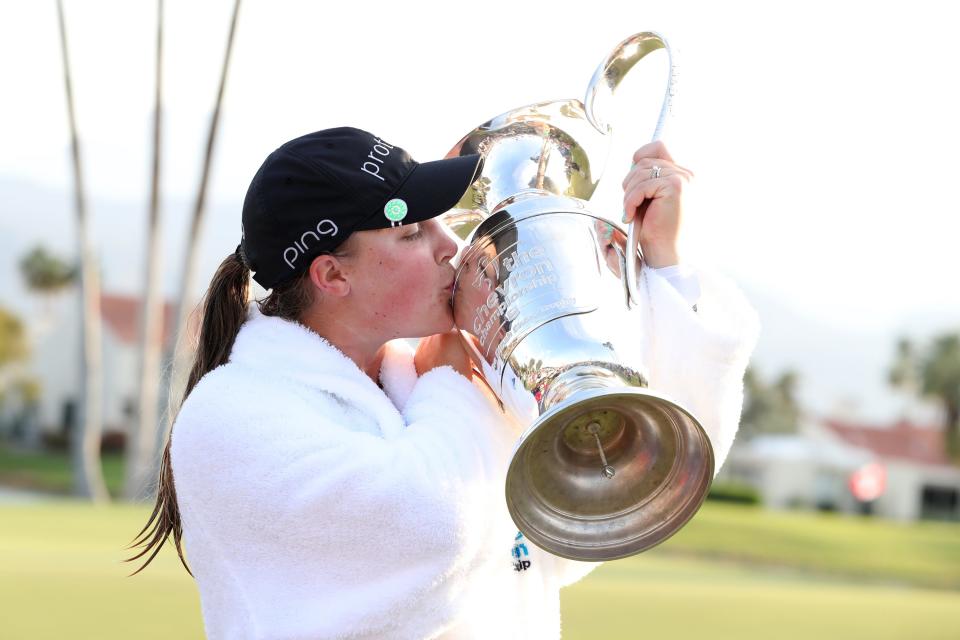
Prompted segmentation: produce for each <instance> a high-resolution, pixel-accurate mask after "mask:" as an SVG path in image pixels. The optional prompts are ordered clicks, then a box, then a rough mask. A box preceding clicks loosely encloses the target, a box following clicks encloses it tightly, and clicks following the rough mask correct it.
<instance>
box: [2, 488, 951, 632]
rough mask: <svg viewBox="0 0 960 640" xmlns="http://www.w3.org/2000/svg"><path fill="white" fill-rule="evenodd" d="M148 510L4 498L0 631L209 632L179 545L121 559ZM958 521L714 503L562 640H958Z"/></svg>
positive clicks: (589, 596)
mask: <svg viewBox="0 0 960 640" xmlns="http://www.w3.org/2000/svg"><path fill="white" fill-rule="evenodd" d="M148 515H149V509H148V508H147V506H146V505H139V506H133V505H114V506H108V507H92V506H89V505H86V504H82V503H76V502H70V501H63V502H50V503H41V504H30V505H16V506H14V505H7V506H0V610H2V611H3V614H4V615H3V617H2V619H0V638H4V639H8V638H9V639H20V638H25V639H26V638H29V639H41V638H58V639H60V638H97V639H104V640H108V639H113V638H118V639H119V638H123V639H127V638H138V639H139V638H143V639H149V638H158V639H159V638H163V639H164V640H170V639H171V638H177V639H180V638H202V637H203V624H202V620H201V617H200V605H199V598H198V596H197V592H196V588H195V586H194V583H193V581H192V579H191V578H190V576H189V575H187V573H186V571H184V569H183V568H182V567H181V565H180V563H179V560H178V558H177V556H176V553H175V551H174V549H173V546H172V544H171V545H168V547H167V548H165V549H164V550H163V551H162V552H161V553H160V555H159V556H158V557H157V558H156V560H154V562H153V563H152V564H151V565H150V566H149V567H148V568H147V569H146V570H144V571H143V572H142V573H140V574H138V575H137V576H135V577H132V578H128V577H127V574H128V573H131V572H132V571H133V570H134V569H135V568H136V566H139V565H136V566H135V565H134V564H132V563H124V562H122V558H123V557H126V555H127V553H128V552H126V551H125V550H124V546H125V545H126V544H127V543H128V542H129V541H130V540H131V539H132V537H133V536H134V534H136V533H137V531H139V530H140V528H141V527H142V526H143V524H144V523H145V522H146V518H147V516H148ZM958 585H960V525H957V524H949V523H920V524H916V525H898V524H893V523H888V522H882V521H876V520H873V519H862V518H849V517H841V516H823V515H813V514H799V513H770V512H766V511H763V510H760V509H756V508H748V507H739V506H730V505H722V504H710V503H708V504H707V505H706V506H705V507H704V508H703V509H702V510H701V511H700V513H699V514H698V515H697V516H696V518H694V520H693V521H692V522H691V523H690V524H689V525H688V526H687V527H686V528H684V529H683V530H682V531H681V532H680V533H679V534H678V535H677V536H675V537H674V538H672V539H671V540H669V541H667V542H665V543H664V544H662V545H660V546H659V547H657V548H656V549H653V550H651V551H648V552H646V553H643V554H640V555H638V556H634V557H632V558H628V559H625V560H620V561H616V562H610V563H607V564H604V565H602V566H600V567H599V568H598V569H597V570H596V571H594V572H593V573H592V574H591V575H590V576H588V577H587V578H585V579H584V580H582V581H581V582H579V583H577V584H576V585H573V586H572V587H569V588H567V589H565V590H564V591H563V593H562V610H563V630H564V633H563V637H564V638H565V639H566V640H571V639H584V640H586V639H590V640H592V639H594V638H598V639H603V640H616V639H618V638H703V637H709V638H711V639H717V638H735V639H737V640H747V639H751V638H764V639H771V638H805V639H808V638H819V639H822V640H827V639H832V638H869V639H871V640H876V639H884V638H890V639H893V638H909V639H910V640H915V639H921V638H960V587H958Z"/></svg>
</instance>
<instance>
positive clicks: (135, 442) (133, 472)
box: [123, 0, 164, 500]
mask: <svg viewBox="0 0 960 640" xmlns="http://www.w3.org/2000/svg"><path fill="white" fill-rule="evenodd" d="M155 73H156V80H155V91H154V111H153V173H152V180H151V183H150V209H149V212H148V221H147V249H146V261H147V265H146V273H145V279H146V280H145V283H144V286H143V305H142V306H141V310H140V394H139V411H137V420H136V422H135V423H134V425H133V428H132V429H131V433H130V438H129V440H128V441H127V448H126V465H125V471H126V473H125V476H126V477H125V479H124V485H123V495H124V498H126V499H127V500H135V499H137V498H139V497H141V496H142V495H143V493H144V491H146V490H148V489H149V486H150V484H151V482H150V481H151V480H152V479H153V478H151V472H152V471H153V467H154V465H153V463H152V460H151V458H152V456H153V455H154V450H155V442H156V439H157V430H158V422H157V421H158V416H157V400H158V398H159V395H160V356H161V352H162V350H163V322H164V317H163V301H162V299H161V288H160V138H161V135H160V134H161V122H162V110H161V108H162V80H163V0H157V57H156V69H155Z"/></svg>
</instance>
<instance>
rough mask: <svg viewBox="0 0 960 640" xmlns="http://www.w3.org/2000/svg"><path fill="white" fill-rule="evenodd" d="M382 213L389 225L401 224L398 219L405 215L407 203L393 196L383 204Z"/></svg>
mask: <svg viewBox="0 0 960 640" xmlns="http://www.w3.org/2000/svg"><path fill="white" fill-rule="evenodd" d="M383 215H385V216H387V220H389V221H390V226H391V227H393V226H396V225H398V224H402V223H401V222H400V221H401V220H403V219H404V218H406V217H407V203H406V202H404V201H403V199H402V198H394V199H393V200H390V201H389V202H387V204H385V205H384V206H383Z"/></svg>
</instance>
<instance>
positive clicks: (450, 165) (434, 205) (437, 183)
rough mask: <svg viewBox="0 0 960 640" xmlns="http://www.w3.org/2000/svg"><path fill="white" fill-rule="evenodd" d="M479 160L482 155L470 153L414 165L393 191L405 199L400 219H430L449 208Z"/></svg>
mask: <svg viewBox="0 0 960 640" xmlns="http://www.w3.org/2000/svg"><path fill="white" fill-rule="evenodd" d="M482 162H483V156H481V155H480V154H472V155H467V156H458V157H456V158H444V159H443V160H434V161H432V162H424V163H422V164H420V165H419V166H417V167H416V168H415V169H414V170H413V171H412V172H411V173H410V175H409V176H408V177H407V179H406V180H405V181H404V183H403V185H402V186H401V187H400V188H399V189H398V190H397V193H396V194H395V195H394V197H395V198H401V199H402V200H403V201H404V202H406V203H407V215H406V216H405V217H404V219H403V223H404V224H411V223H414V222H421V221H422V220H429V219H430V218H435V217H436V216H438V215H440V214H441V213H444V212H446V211H449V210H450V209H452V208H453V207H454V205H456V204H457V202H459V201H460V198H461V197H463V194H464V193H466V191H467V189H468V188H469V187H470V185H471V184H473V181H474V180H475V179H476V175H477V172H478V171H479V170H480V168H481V166H482ZM388 226H389V222H388Z"/></svg>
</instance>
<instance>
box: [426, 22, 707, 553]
mask: <svg viewBox="0 0 960 640" xmlns="http://www.w3.org/2000/svg"><path fill="white" fill-rule="evenodd" d="M665 46H666V45H665V43H664V42H663V40H662V39H661V38H660V37H659V36H657V35H656V34H650V33H643V34H637V35H636V36H633V37H631V38H628V39H627V40H625V41H624V42H622V43H621V44H620V45H618V47H617V49H616V50H615V51H614V52H613V53H612V54H611V55H610V56H608V57H607V58H606V59H605V60H604V62H603V63H602V64H601V66H600V68H599V69H598V71H597V73H596V74H594V79H593V80H592V81H591V85H590V87H589V88H588V91H587V98H586V104H587V106H584V103H581V102H580V101H578V100H561V101H556V102H544V103H538V104H535V105H529V106H526V107H521V108H520V109H515V110H513V111H510V112H508V113H506V114H503V115H501V116H498V117H497V118H494V119H492V120H490V121H488V122H487V123H484V124H483V125H481V126H480V127H478V128H477V129H475V130H474V131H473V132H471V133H470V134H468V135H467V136H465V137H464V138H463V139H461V141H460V142H459V143H457V145H456V146H455V147H454V149H453V150H452V151H451V153H450V154H449V155H457V154H468V153H478V152H479V153H481V154H483V155H484V158H485V162H484V165H483V169H482V171H481V174H480V176H479V177H478V179H477V181H476V182H475V183H474V186H473V187H472V188H471V189H470V190H469V191H468V192H467V194H465V196H464V199H463V200H461V202H460V204H459V206H458V210H455V211H453V212H451V213H450V214H449V215H448V216H447V217H446V218H445V221H446V222H447V224H449V225H450V227H451V228H453V229H454V231H455V232H456V233H457V234H458V235H460V237H461V238H465V239H467V240H468V246H467V248H466V249H465V250H464V251H463V252H462V254H461V255H460V258H459V262H458V265H457V273H456V280H455V283H454V290H453V298H452V305H453V312H454V320H455V323H456V326H457V328H458V329H459V330H460V331H461V334H462V335H463V337H464V344H465V345H466V346H467V348H468V349H469V350H470V351H471V352H472V356H473V359H474V360H475V363H476V364H477V366H478V368H479V369H480V370H481V371H482V373H483V376H484V378H485V380H486V381H487V383H488V384H489V385H490V386H491V388H492V389H493V391H494V392H495V393H496V395H497V397H498V398H499V399H500V401H501V402H502V404H503V406H504V408H505V409H507V410H508V411H510V412H511V413H512V414H514V415H515V416H516V417H517V418H519V419H520V420H523V421H525V422H529V423H531V426H530V427H529V428H528V429H527V431H526V432H525V433H524V435H523V436H522V437H521V439H520V440H519V442H518V443H517V447H516V451H515V453H514V457H513V459H512V461H511V464H510V468H509V471H508V475H507V480H506V494H507V505H508V507H509V509H510V513H511V516H512V517H513V519H514V521H515V522H516V524H517V526H518V527H519V528H520V530H521V531H522V532H523V533H524V534H525V535H526V536H527V537H528V538H529V539H530V540H531V541H533V542H534V543H535V544H537V545H539V546H541V547H543V548H545V549H547V550H548V551H551V552H553V553H555V554H557V555H560V556H564V557H567V558H574V559H578V560H608V559H612V558H619V557H624V556H627V555H631V554H633V553H637V552H639V551H642V550H644V549H647V548H649V547H651V546H653V545H655V544H657V543H659V542H661V541H662V540H664V539H666V538H667V537H669V536H670V535H671V534H672V533H674V532H675V531H676V530H677V529H679V528H680V527H681V526H682V525H683V524H684V523H686V522H687V520H689V518H690V517H692V515H693V514H694V513H695V512H696V510H697V509H698V508H699V506H700V504H701V503H702V501H703V499H704V497H705V495H706V492H707V490H708V489H709V486H710V481H711V479H712V477H713V450H712V449H711V447H710V442H709V440H708V438H707V436H706V434H705V433H704V431H703V429H702V428H701V426H700V424H699V423H698V422H697V420H696V419H695V418H694V417H693V416H692V415H691V414H690V413H689V412H688V411H686V410H685V409H684V408H683V407H681V406H680V405H678V404H677V403H675V402H673V401H671V400H670V399H669V398H666V397H664V396H662V395H660V394H657V393H654V392H651V391H650V390H648V389H647V386H648V374H647V371H646V368H645V366H644V365H643V362H642V355H641V354H639V353H638V349H637V343H638V342H640V340H641V336H642V335H643V332H644V331H645V328H644V327H641V326H639V323H640V315H639V314H636V313H631V312H630V305H631V303H634V304H636V303H637V302H638V301H639V300H638V298H637V294H636V286H635V284H636V283H635V278H636V272H635V267H636V266H637V265H639V263H640V256H639V254H638V249H637V245H636V239H635V238H631V239H630V240H632V241H633V244H630V243H628V237H627V233H625V231H624V230H623V229H622V228H620V227H619V226H617V225H615V224H613V223H611V222H609V221H607V220H605V219H603V218H601V217H599V216H596V215H594V214H593V213H591V211H590V210H589V208H588V206H587V204H586V202H585V201H586V200H587V199H588V198H589V197H590V196H591V195H592V194H593V192H594V190H595V189H596V186H597V183H598V181H599V180H600V176H601V174H602V168H603V166H602V165H603V162H604V161H605V159H606V156H607V151H608V144H609V140H608V134H609V131H610V127H609V125H607V124H606V123H605V120H604V119H603V114H602V113H601V112H600V111H602V109H599V107H600V106H602V104H603V102H604V101H605V100H606V99H608V97H609V96H610V95H612V94H613V91H614V90H615V89H616V86H617V85H618V84H619V82H620V81H621V80H622V78H623V75H624V74H625V73H626V72H627V71H629V69H630V68H631V67H632V66H633V65H634V64H635V63H636V61H637V60H639V59H640V58H642V57H643V56H644V55H646V54H647V53H649V52H650V51H652V50H655V49H656V48H661V47H665ZM664 113H665V111H663V112H662V113H661V119H662V116H663V114H664ZM658 130H659V125H658ZM631 231H633V232H634V233H635V230H634V229H631ZM631 265H632V266H633V267H634V268H631ZM631 273H632V274H633V277H634V282H630V281H629V277H630V276H629V274H631Z"/></svg>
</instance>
